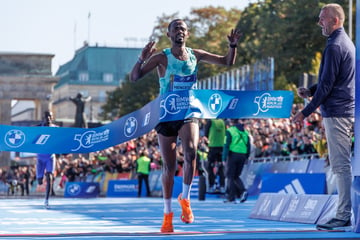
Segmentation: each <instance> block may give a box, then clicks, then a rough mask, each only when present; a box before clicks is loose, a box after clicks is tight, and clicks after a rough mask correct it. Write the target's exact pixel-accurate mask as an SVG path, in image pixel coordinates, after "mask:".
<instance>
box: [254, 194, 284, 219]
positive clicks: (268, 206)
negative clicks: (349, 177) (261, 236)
mask: <svg viewBox="0 0 360 240" xmlns="http://www.w3.org/2000/svg"><path fill="white" fill-rule="evenodd" d="M290 199H291V195H289V194H277V193H261V194H260V195H259V198H258V200H257V201H256V204H255V206H254V208H253V209H252V210H251V213H250V218H259V219H266V220H274V221H279V220H280V218H281V215H282V213H283V211H284V209H285V208H286V207H287V206H288V204H289V201H290Z"/></svg>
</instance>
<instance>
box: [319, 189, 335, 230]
mask: <svg viewBox="0 0 360 240" xmlns="http://www.w3.org/2000/svg"><path fill="white" fill-rule="evenodd" d="M326 196H328V197H329V199H328V201H327V202H326V204H325V206H324V207H323V209H322V211H321V215H320V216H319V219H318V220H317V222H316V223H317V224H324V223H327V222H328V221H329V220H330V219H332V218H334V217H336V216H335V215H336V210H337V201H338V195H326Z"/></svg>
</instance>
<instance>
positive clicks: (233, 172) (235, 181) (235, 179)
mask: <svg viewBox="0 0 360 240" xmlns="http://www.w3.org/2000/svg"><path fill="white" fill-rule="evenodd" d="M246 159H247V155H246V154H242V153H234V152H231V151H229V156H228V159H227V162H226V178H227V181H228V190H229V192H228V197H227V199H228V200H229V201H234V200H235V199H236V196H239V195H241V194H242V193H243V192H244V191H246V188H245V186H244V183H243V182H242V180H241V178H240V175H241V172H242V170H243V168H244V165H245V162H246Z"/></svg>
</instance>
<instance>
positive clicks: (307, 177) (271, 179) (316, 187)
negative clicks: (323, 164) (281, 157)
mask: <svg viewBox="0 0 360 240" xmlns="http://www.w3.org/2000/svg"><path fill="white" fill-rule="evenodd" d="M314 183H316V184H314ZM325 189H326V177H325V174H324V173H314V174H307V173H268V174H264V175H263V176H262V188H261V192H277V193H288V194H324V193H326V190H325Z"/></svg>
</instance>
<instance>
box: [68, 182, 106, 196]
mask: <svg viewBox="0 0 360 240" xmlns="http://www.w3.org/2000/svg"><path fill="white" fill-rule="evenodd" d="M99 194H100V186H99V183H88V182H67V183H66V185H65V192H64V197H69V198H92V197H97V196H98V195H99Z"/></svg>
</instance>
